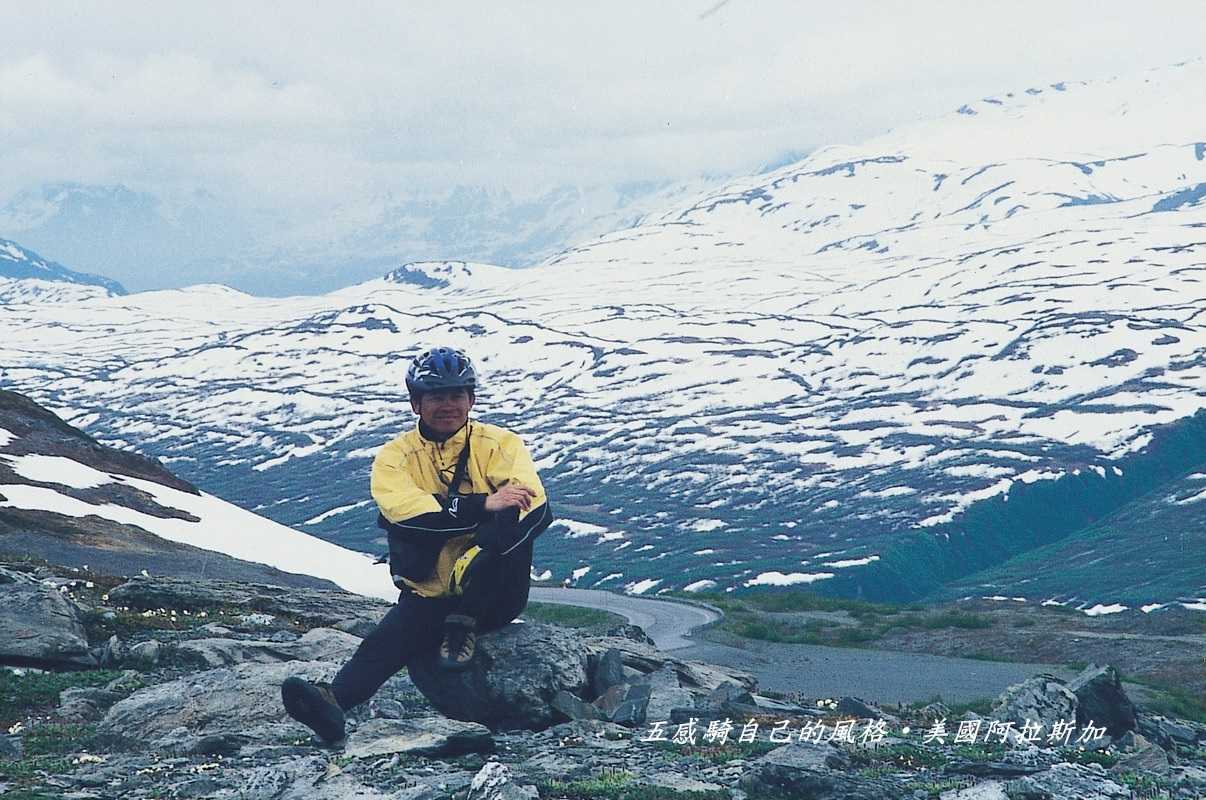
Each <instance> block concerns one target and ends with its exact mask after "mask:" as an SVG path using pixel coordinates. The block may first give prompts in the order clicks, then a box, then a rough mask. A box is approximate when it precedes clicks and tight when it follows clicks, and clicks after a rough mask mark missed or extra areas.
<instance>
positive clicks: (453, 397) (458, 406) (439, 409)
mask: <svg viewBox="0 0 1206 800" xmlns="http://www.w3.org/2000/svg"><path fill="white" fill-rule="evenodd" d="M410 407H411V408H412V409H414V412H415V413H416V414H418V415H419V419H421V420H422V421H423V423H424V424H425V425H426V426H427V427H428V428H431V429H432V430H433V431H435V432H436V433H456V432H457V431H458V430H460V429H461V426H462V425H464V424H465V422H466V421H468V419H469V409H471V408H473V393H472V392H470V391H469V390H468V389H440V390H438V391H435V392H426V393H424V394H422V395H421V396H420V397H419V399H418V400H415V399H414V398H413V397H412V398H411V400H410Z"/></svg>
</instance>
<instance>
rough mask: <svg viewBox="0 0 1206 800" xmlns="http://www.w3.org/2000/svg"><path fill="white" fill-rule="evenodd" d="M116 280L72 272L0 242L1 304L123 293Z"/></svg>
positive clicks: (3, 240) (18, 246)
mask: <svg viewBox="0 0 1206 800" xmlns="http://www.w3.org/2000/svg"><path fill="white" fill-rule="evenodd" d="M125 293H126V290H125V289H123V288H122V286H121V284H119V283H118V282H117V281H113V280H109V279H108V278H104V277H101V276H100V275H90V274H88V273H85V272H75V271H73V270H70V269H67V268H66V267H64V266H63V265H62V264H56V263H54V262H53V261H47V260H46V259H44V258H42V257H41V256H39V255H38V254H37V253H35V252H33V251H31V250H26V249H25V248H24V247H21V246H20V245H19V244H17V243H16V242H12V241H9V240H8V239H0V304H4V303H27V302H36V301H40V300H41V301H56V302H63V301H68V300H86V299H88V298H91V297H110V296H113V295H121V294H125Z"/></svg>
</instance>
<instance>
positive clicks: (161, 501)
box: [0, 395, 397, 600]
mask: <svg viewBox="0 0 1206 800" xmlns="http://www.w3.org/2000/svg"><path fill="white" fill-rule="evenodd" d="M0 400H3V403H0V425H3V426H7V427H0V531H3V532H4V533H5V534H6V535H12V534H13V533H14V532H17V531H20V530H21V529H22V528H28V527H36V528H37V529H39V531H47V530H52V529H54V528H55V527H56V524H58V523H59V522H60V521H61V520H62V519H63V518H73V519H78V520H80V522H81V524H82V525H83V526H84V527H85V528H89V529H90V531H89V534H88V537H87V538H88V539H89V542H90V543H91V544H96V543H97V541H98V540H103V539H104V534H105V531H106V530H107V529H108V530H113V529H114V526H116V529H118V530H120V529H128V528H132V529H135V530H136V531H138V532H142V533H149V534H151V535H152V536H153V537H160V538H161V539H165V540H168V541H170V542H176V543H180V544H184V545H187V546H189V547H190V548H200V549H201V550H204V551H213V552H215V553H221V554H224V555H225V556H231V557H233V558H236V559H241V560H243V561H249V562H256V563H261V564H267V565H270V566H272V567H275V568H277V569H280V570H284V571H285V572H292V573H299V574H303V575H313V576H316V577H321V578H325V579H328V580H330V581H332V582H333V583H335V584H337V585H339V586H340V587H342V588H344V589H347V590H349V591H354V592H359V593H361V594H366V595H370V596H375V597H382V598H385V599H389V600H393V599H395V598H396V597H397V590H396V589H395V588H394V587H393V584H392V583H391V581H390V578H389V574H388V569H387V568H386V567H384V566H381V565H374V564H373V563H372V559H371V558H369V557H368V556H366V555H364V554H362V553H357V552H353V551H351V550H347V549H345V548H342V547H339V546H336V545H334V544H331V543H329V542H326V541H323V540H322V539H318V538H316V537H313V536H308V535H306V534H304V533H300V532H298V531H295V530H292V529H290V528H287V527H285V526H283V525H280V524H278V523H276V522H273V521H271V520H269V519H266V518H264V517H261V516H258V515H256V514H253V513H251V512H248V511H244V510H243V509H241V508H239V507H238V506H235V505H233V504H231V503H227V502H225V501H223V500H221V499H219V498H217V497H214V496H212V495H209V494H206V493H204V492H195V491H188V489H191V487H188V486H187V485H181V484H179V482H176V483H177V484H178V485H174V486H173V485H166V484H165V483H164V482H162V481H163V477H162V476H159V475H155V477H158V478H159V480H152V479H150V477H139V476H138V475H137V474H130V473H138V472H142V473H143V474H144V475H145V474H146V473H145V471H144V469H143V468H144V466H147V465H143V464H141V463H139V462H138V461H137V460H136V459H137V457H134V456H128V457H126V459H125V460H123V459H122V458H121V454H114V455H106V454H105V453H104V452H103V451H102V448H99V447H97V446H95V445H93V444H91V443H89V442H88V441H87V440H86V439H85V438H84V437H82V436H78V435H77V436H72V431H71V430H70V429H69V428H67V427H66V426H62V425H61V423H60V424H59V425H58V426H56V425H55V424H54V423H55V422H57V421H56V420H53V418H52V417H50V416H49V415H46V414H38V413H37V412H38V409H31V408H30V407H29V406H28V405H26V404H25V403H23V402H22V401H21V400H20V398H18V397H14V396H12V395H6V396H5V397H3V398H0ZM31 411H32V413H31ZM10 428H11V430H10ZM43 451H49V452H43ZM98 451H102V452H99V453H98ZM51 453H53V454H51ZM63 453H68V454H70V455H64V454H63ZM81 459H86V460H92V461H97V460H98V459H99V460H100V461H102V462H104V463H101V465H100V466H102V467H104V468H103V469H99V468H97V467H96V466H92V465H91V464H88V463H85V462H84V461H83V460H81ZM131 466H133V468H131ZM151 469H152V475H154V474H155V473H154V470H153V467H152V468H151ZM31 512H32V516H31ZM31 521H32V522H34V523H35V524H34V525H32V526H31V525H30V522H31ZM107 523H111V525H108V524H107ZM0 541H6V539H5V538H4V537H0ZM100 546H101V547H102V549H115V545H114V544H113V542H112V541H111V542H110V543H109V544H101V545H100ZM133 557H134V556H132V559H133ZM94 563H95V562H94Z"/></svg>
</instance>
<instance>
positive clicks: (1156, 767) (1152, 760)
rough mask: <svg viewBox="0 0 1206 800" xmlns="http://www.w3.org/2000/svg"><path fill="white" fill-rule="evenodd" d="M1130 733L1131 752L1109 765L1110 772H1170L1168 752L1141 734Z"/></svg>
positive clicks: (1154, 773)
mask: <svg viewBox="0 0 1206 800" xmlns="http://www.w3.org/2000/svg"><path fill="white" fill-rule="evenodd" d="M1130 735H1131V736H1133V737H1134V740H1133V741H1132V743H1131V748H1132V749H1131V752H1130V753H1128V754H1127V755H1126V756H1124V757H1123V758H1121V759H1120V760H1119V761H1118V763H1117V764H1115V765H1114V766H1113V767H1111V768H1110V771H1111V772H1114V773H1123V772H1138V773H1147V774H1152V775H1168V774H1169V772H1171V764H1170V763H1169V760H1168V753H1166V752H1164V749H1163V748H1161V747H1158V746H1157V745H1155V744H1152V743H1151V742H1150V741H1148V740H1147V739H1146V738H1144V737H1143V736H1142V735H1138V734H1130Z"/></svg>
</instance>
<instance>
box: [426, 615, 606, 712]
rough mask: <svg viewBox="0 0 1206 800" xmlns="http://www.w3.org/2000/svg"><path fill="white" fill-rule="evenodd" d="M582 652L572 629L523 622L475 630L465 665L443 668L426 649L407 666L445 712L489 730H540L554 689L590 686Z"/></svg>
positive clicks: (577, 692)
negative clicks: (473, 647)
mask: <svg viewBox="0 0 1206 800" xmlns="http://www.w3.org/2000/svg"><path fill="white" fill-rule="evenodd" d="M587 656H588V652H587V650H586V648H584V647H583V640H582V637H581V635H580V634H578V633H576V632H575V631H572V630H570V629H567V628H559V627H557V626H554V625H543V624H539V623H528V624H524V625H507V626H506V627H504V628H502V629H501V630H498V631H494V632H491V633H484V634H481V635H479V636H478V637H477V656H476V657H475V658H474V660H473V663H472V664H471V665H470V667H469V668H468V669H466V670H462V671H459V672H448V671H445V670H442V669H440V668H439V667H437V666H436V664H435V656H434V654H429V655H427V656H426V657H424V658H419V659H416V660H414V661H413V662H412V663H411V664H410V665H409V672H410V677H411V680H413V681H414V684H415V686H417V687H418V689H419V691H421V692H422V693H423V695H424V696H425V697H426V698H427V699H428V701H429V702H430V703H431V704H432V705H433V706H434V707H435V708H436V709H437V710H438V711H440V713H442V714H444V715H445V716H448V717H451V718H452V719H459V720H466V721H472V722H480V723H482V724H483V725H486V726H487V727H489V728H491V729H492V730H500V729H511V728H526V729H528V730H542V729H544V728H547V727H548V726H549V725H551V724H553V722H554V721H555V717H556V714H557V712H556V710H555V709H554V708H553V706H552V700H553V697H555V696H556V694H557V692H559V691H566V692H569V693H570V694H573V695H578V696H581V695H582V694H585V693H586V692H587V691H589V686H588V679H587V671H586V661H587Z"/></svg>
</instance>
